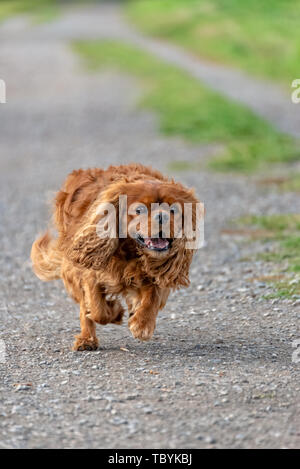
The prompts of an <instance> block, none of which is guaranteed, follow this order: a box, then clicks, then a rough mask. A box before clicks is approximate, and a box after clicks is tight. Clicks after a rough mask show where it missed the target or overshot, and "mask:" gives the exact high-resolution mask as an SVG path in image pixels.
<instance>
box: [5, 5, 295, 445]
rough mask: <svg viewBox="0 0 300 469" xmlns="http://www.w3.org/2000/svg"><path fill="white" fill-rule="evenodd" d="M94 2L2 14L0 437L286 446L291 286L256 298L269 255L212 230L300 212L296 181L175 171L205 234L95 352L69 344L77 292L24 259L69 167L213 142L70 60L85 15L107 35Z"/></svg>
mask: <svg viewBox="0 0 300 469" xmlns="http://www.w3.org/2000/svg"><path fill="white" fill-rule="evenodd" d="M101 8H104V7H99V10H98V11H97V12H95V10H91V9H86V10H85V14H83V11H82V12H81V15H80V18H81V20H80V21H79V20H78V15H76V14H73V13H69V14H66V15H65V17H64V18H63V19H59V20H58V21H57V22H54V23H49V24H47V25H43V26H38V27H35V28H34V27H32V26H31V25H30V23H27V22H26V21H25V20H23V19H14V20H10V21H9V22H7V23H6V24H4V25H3V26H1V27H0V41H1V45H0V71H1V73H0V74H1V78H3V79H5V81H6V83H7V88H8V97H7V100H8V102H7V104H6V105H0V135H1V137H0V158H1V163H0V164H1V167H0V171H1V187H0V194H1V199H0V200H1V202H0V216H1V225H0V230H1V233H0V235H1V246H2V249H1V253H0V281H1V292H0V295H1V296H0V298H1V303H0V318H1V324H0V339H2V340H4V341H5V344H6V347H7V357H6V362H5V363H2V364H1V363H0V377H1V381H0V447H4V448H6V447H9V448H10V447H13V448H28V447H50V448H53V447H64V448H65V447H68V448H71V447H72V448H74V447H90V448H94V447H106V448H107V447H108V448H117V447H118V448H121V447H122V448H134V447H138V448H140V447H156V448H175V447H181V448H197V447H222V448H224V447H226V448H229V447H235V448H240V447H267V448H271V447H287V448H296V447H299V446H300V433H299V421H300V404H299V391H300V384H299V366H300V364H296V363H292V352H293V348H292V342H293V340H295V339H299V338H300V331H299V318H300V305H299V301H297V299H293V300H291V301H288V300H280V301H276V302H273V303H272V302H270V301H266V300H262V299H261V297H262V295H263V294H266V292H268V291H269V289H270V287H268V286H267V285H266V284H264V283H263V282H261V281H260V280H257V279H258V278H259V277H260V276H262V275H264V274H266V273H268V269H269V267H268V266H267V265H265V264H263V263H262V262H251V261H243V262H242V261H241V259H243V258H245V257H246V256H247V255H248V253H249V252H250V251H251V246H249V245H247V244H245V245H244V244H239V243H237V241H236V239H232V238H231V237H230V236H225V235H224V234H222V228H223V227H225V226H226V224H227V223H228V221H229V220H230V219H232V218H235V217H238V216H240V215H242V214H245V213H249V212H250V213H258V214H259V213H264V214H267V213H277V212H278V213H279V212H282V213H284V212H290V211H295V212H296V211H298V212H299V208H300V203H299V198H297V197H296V196H295V195H293V194H284V195H282V194H277V193H274V192H266V191H261V190H259V189H258V188H257V187H256V186H255V185H253V184H251V182H249V181H245V180H244V179H243V178H233V177H229V176H225V175H221V176H220V175H214V174H211V173H205V172H202V173H200V174H195V173H188V172H187V173H182V174H179V175H176V177H177V178H179V179H181V180H182V181H184V182H185V183H187V184H188V185H191V186H194V187H196V189H197V193H198V195H199V196H200V198H201V200H203V201H204V202H205V205H206V209H207V219H206V241H207V246H206V247H205V248H204V249H203V250H202V251H201V252H200V253H199V255H198V256H197V258H196V259H195V262H194V264H193V268H192V273H191V280H192V286H191V287H190V289H189V290H186V291H181V292H179V293H176V294H175V295H173V296H172V297H171V299H170V301H169V302H168V304H167V307H166V308H165V310H164V311H163V313H162V314H161V315H160V317H159V321H158V326H157V330H156V334H155V337H154V339H153V340H152V341H151V342H150V343H146V344H142V343H139V342H136V341H134V340H133V339H132V338H131V336H130V333H129V331H128V329H127V327H126V325H124V326H122V327H116V326H108V327H106V328H102V330H100V328H99V336H100V340H101V349H100V350H99V351H98V352H88V353H74V352H72V351H71V350H70V347H71V344H72V341H73V336H74V335H75V334H76V333H77V332H78V328H79V320H78V317H77V316H78V309H77V306H76V305H74V304H73V303H72V302H71V300H69V299H68V298H67V297H66V294H65V292H64V289H63V288H62V286H61V284H60V283H59V282H54V283H50V284H43V283H41V282H39V281H38V280H37V279H36V278H35V277H34V275H33V274H32V272H31V268H30V264H29V252H30V247H31V243H32V241H33V239H34V238H35V236H36V234H37V233H38V232H39V231H40V230H41V229H43V228H44V227H45V224H46V220H47V219H48V216H49V208H48V205H47V203H48V201H49V200H51V197H52V194H53V193H54V191H55V190H57V189H58V188H59V186H60V184H61V182H62V181H63V179H64V178H65V176H66V174H67V173H68V172H69V171H71V170H72V169H74V168H78V167H88V166H107V165H108V164H112V163H116V164H117V163H125V162H131V161H138V162H142V163H146V164H149V163H150V162H151V164H152V165H153V166H155V167H157V168H159V169H161V170H163V171H164V172H168V169H167V168H168V163H169V162H170V161H172V160H174V159H175V160H176V159H178V160H183V159H186V160H191V161H193V160H195V159H199V158H202V157H204V158H207V156H208V155H209V152H210V148H207V147H199V146H191V145H187V144H185V143H184V142H182V141H181V140H179V139H173V138H172V139H169V138H165V137H162V136H161V135H160V134H159V133H158V130H157V122H156V118H155V116H153V115H150V114H148V113H145V112H142V111H138V110H137V109H136V103H137V100H138V97H139V93H140V90H139V87H138V84H137V83H136V82H135V81H134V80H132V79H130V78H129V77H124V76H118V75H112V74H110V73H109V72H105V73H102V74H95V75H89V74H88V73H87V72H85V71H84V70H83V69H82V68H81V66H80V63H79V61H78V59H77V57H76V56H74V55H73V53H72V52H71V49H70V47H69V42H68V41H69V39H70V38H71V37H72V38H73V37H77V38H80V37H85V33H84V24H86V23H87V24H90V25H92V26H91V31H92V32H93V31H94V30H93V27H94V28H98V29H97V31H98V34H97V37H102V36H105V34H106V33H105V30H106V29H107V28H108V25H107V21H105V14H109V15H113V13H112V10H109V11H108V10H105V9H102V10H100V9H101ZM114 11H115V10H114ZM105 12H106V13H105ZM96 13H97V14H98V17H99V18H102V19H101V21H99V22H98V23H96V21H95V18H97V15H96ZM84 15H85V16H84ZM99 15H100V16H99ZM76 18H77V19H76ZM115 21H116V25H118V23H117V22H118V21H119V19H118V18H117V19H115ZM93 25H94V26H93ZM105 28H106V29H105ZM109 31H110V34H111V32H112V31H115V35H116V36H117V35H118V34H119V29H118V27H117V26H115V28H113V27H112V28H110V29H109ZM95 34H96V33H95V31H94V32H93V34H92V33H91V35H92V36H95ZM3 37H4V38H5V41H3V40H2V38H3ZM121 348H123V349H126V350H127V351H124V350H121ZM28 383H29V384H30V385H26V384H28ZM18 384H21V386H18Z"/></svg>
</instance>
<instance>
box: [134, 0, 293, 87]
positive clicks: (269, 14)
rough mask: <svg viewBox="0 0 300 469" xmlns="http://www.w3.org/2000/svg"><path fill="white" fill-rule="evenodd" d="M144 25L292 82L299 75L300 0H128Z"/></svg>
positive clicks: (206, 53) (211, 55)
mask: <svg viewBox="0 0 300 469" xmlns="http://www.w3.org/2000/svg"><path fill="white" fill-rule="evenodd" d="M126 10H127V12H128V16H129V18H130V19H131V20H132V21H133V22H134V23H135V24H136V25H138V26H139V27H140V28H141V29H142V30H143V31H145V32H147V33H149V34H152V35H154V36H156V37H161V38H166V39H169V40H171V41H173V42H175V43H177V44H179V45H181V46H183V47H185V48H186V49H188V50H191V51H192V52H194V53H196V54H197V55H199V56H201V57H203V58H207V59H211V60H214V61H217V62H220V63H226V64H229V65H232V66H236V67H239V68H241V69H243V70H245V71H247V72H249V73H251V74H253V75H257V76H262V77H266V78H268V79H271V80H275V81H278V82H282V83H284V84H285V85H286V86H288V87H289V88H290V86H291V83H292V80H294V79H295V78H298V76H299V60H300V28H299V16H300V1H299V0H248V1H247V2H246V1H241V0H189V1H187V0H131V1H130V2H129V3H128V4H127V5H126Z"/></svg>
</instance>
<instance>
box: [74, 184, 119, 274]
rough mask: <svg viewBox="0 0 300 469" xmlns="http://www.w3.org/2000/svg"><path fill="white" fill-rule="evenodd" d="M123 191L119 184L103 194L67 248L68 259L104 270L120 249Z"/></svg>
mask: <svg viewBox="0 0 300 469" xmlns="http://www.w3.org/2000/svg"><path fill="white" fill-rule="evenodd" d="M120 190H121V188H120V187H119V184H113V185H112V187H109V188H108V189H107V190H105V191H102V192H101V194H100V197H98V198H97V199H96V200H95V201H94V202H93V204H92V207H91V208H90V210H88V211H87V213H86V214H85V216H84V217H83V218H84V223H82V222H81V224H80V226H79V227H78V229H77V230H76V232H75V233H74V235H73V237H72V240H70V241H71V242H69V243H68V247H67V256H68V258H69V259H70V260H71V261H72V262H74V263H75V264H79V265H81V266H83V267H86V268H91V269H94V270H100V269H103V268H105V267H106V266H107V263H108V262H109V260H110V259H111V256H112V255H113V254H114V252H115V251H116V249H117V248H118V245H119V239H118V227H119V224H118V212H119V194H120V192H119V191H120ZM107 227H108V229H107V230H106V228H107Z"/></svg>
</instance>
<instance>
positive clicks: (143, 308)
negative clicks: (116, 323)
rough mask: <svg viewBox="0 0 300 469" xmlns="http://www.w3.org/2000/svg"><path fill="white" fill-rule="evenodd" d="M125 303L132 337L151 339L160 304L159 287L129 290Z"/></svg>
mask: <svg viewBox="0 0 300 469" xmlns="http://www.w3.org/2000/svg"><path fill="white" fill-rule="evenodd" d="M127 304H128V306H129V312H130V317H129V322H128V325H129V329H130V331H131V333H132V335H133V337H134V338H136V339H140V340H149V339H151V337H152V335H153V332H154V330H155V325H156V317H157V313H158V311H159V309H160V305H161V294H160V291H159V289H158V288H157V287H156V286H148V287H143V288H141V289H139V290H136V291H133V292H130V294H129V295H128V297H127Z"/></svg>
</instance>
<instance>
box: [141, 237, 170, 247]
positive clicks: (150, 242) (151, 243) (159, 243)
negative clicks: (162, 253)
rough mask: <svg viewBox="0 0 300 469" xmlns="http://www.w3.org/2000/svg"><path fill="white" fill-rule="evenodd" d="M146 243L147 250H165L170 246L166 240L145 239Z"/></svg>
mask: <svg viewBox="0 0 300 469" xmlns="http://www.w3.org/2000/svg"><path fill="white" fill-rule="evenodd" d="M144 242H145V244H146V246H147V248H156V249H165V248H166V247H167V246H168V245H169V241H168V240H167V239H165V238H145V239H144Z"/></svg>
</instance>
